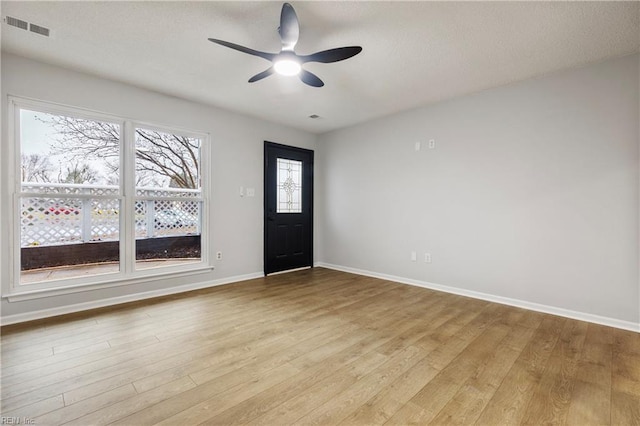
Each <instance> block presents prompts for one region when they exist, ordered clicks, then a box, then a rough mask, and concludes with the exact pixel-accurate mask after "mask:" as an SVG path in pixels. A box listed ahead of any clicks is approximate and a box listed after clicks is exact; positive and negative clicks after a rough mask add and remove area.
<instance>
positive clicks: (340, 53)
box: [298, 46, 362, 64]
mask: <svg viewBox="0 0 640 426" xmlns="http://www.w3.org/2000/svg"><path fill="white" fill-rule="evenodd" d="M360 52H362V47H360V46H348V47H337V48H335V49H329V50H323V51H322V52H317V53H313V54H311V55H300V56H298V58H300V60H301V61H302V63H305V62H322V63H325V64H326V63H329V62H338V61H344V60H345V59H349V58H351V57H353V56H356V55H357V54H358V53H360Z"/></svg>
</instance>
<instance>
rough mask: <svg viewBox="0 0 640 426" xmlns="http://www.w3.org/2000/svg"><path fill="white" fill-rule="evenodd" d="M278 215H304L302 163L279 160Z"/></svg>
mask: <svg viewBox="0 0 640 426" xmlns="http://www.w3.org/2000/svg"><path fill="white" fill-rule="evenodd" d="M277 167H278V175H277V183H278V195H277V200H276V213H302V161H296V160H287V159H284V158H278V159H277Z"/></svg>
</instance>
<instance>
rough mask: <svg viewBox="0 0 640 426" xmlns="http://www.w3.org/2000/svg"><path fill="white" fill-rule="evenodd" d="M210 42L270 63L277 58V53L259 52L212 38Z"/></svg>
mask: <svg viewBox="0 0 640 426" xmlns="http://www.w3.org/2000/svg"><path fill="white" fill-rule="evenodd" d="M209 41H212V42H214V43H216V44H219V45H221V46H225V47H229V48H231V49H233V50H237V51H238V52H243V53H248V54H249V55H253V56H259V57H261V58H264V59H266V60H268V61H272V60H273V58H275V57H276V56H277V54H276V53H267V52H261V51H259V50H254V49H249V48H248V47H244V46H240V45H239V44H235V43H230V42H228V41H224V40H217V39H215V38H210V39H209Z"/></svg>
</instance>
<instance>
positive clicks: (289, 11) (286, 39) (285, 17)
mask: <svg viewBox="0 0 640 426" xmlns="http://www.w3.org/2000/svg"><path fill="white" fill-rule="evenodd" d="M278 32H279V33H280V40H282V50H286V51H293V48H294V47H295V45H296V43H297V42H298V37H299V36H300V25H299V24H298V16H297V15H296V11H295V10H293V6H291V5H290V4H289V3H285V4H283V5H282V12H281V13H280V28H278Z"/></svg>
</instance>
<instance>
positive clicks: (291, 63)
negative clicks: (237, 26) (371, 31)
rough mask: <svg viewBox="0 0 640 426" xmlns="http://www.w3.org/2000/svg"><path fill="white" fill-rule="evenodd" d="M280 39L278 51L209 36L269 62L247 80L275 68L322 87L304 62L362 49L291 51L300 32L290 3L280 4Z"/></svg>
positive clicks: (342, 57) (335, 59) (334, 58)
mask: <svg viewBox="0 0 640 426" xmlns="http://www.w3.org/2000/svg"><path fill="white" fill-rule="evenodd" d="M278 33H279V34H280V40H282V49H280V52H279V53H268V52H261V51H259V50H254V49H250V48H248V47H244V46H240V45H238V44H235V43H230V42H228V41H224V40H218V39H215V38H210V39H209V41H212V42H214V43H216V44H219V45H221V46H226V47H229V48H231V49H234V50H237V51H239V52H244V53H248V54H249V55H254V56H259V57H261V58H264V59H266V60H268V61H271V62H272V65H271V67H269V68H268V69H266V70H264V71H262V72H261V73H258V74H256V75H254V76H253V77H251V78H250V79H249V83H254V82H256V81H258V80H262V79H263V78H265V77H268V76H270V75H271V74H273V73H274V72H277V73H278V74H282V75H297V76H299V78H300V80H302V82H303V83H305V84H308V85H309V86H313V87H322V86H324V83H323V81H322V80H320V78H318V76H317V75H315V74H313V73H311V72H309V71H307V70H305V69H303V68H302V65H303V64H305V63H307V62H321V63H325V64H326V63H330V62H338V61H343V60H345V59H349V58H351V57H353V56H355V55H357V54H358V53H360V52H361V51H362V47H360V46H348V47H337V48H335V49H329V50H323V51H321V52H317V53H313V54H311V55H298V54H297V53H296V52H295V51H294V47H295V46H296V43H297V42H298V37H299V35H300V26H299V24H298V17H297V16H296V11H295V10H294V9H293V6H291V5H290V4H289V3H285V4H283V5H282V12H281V13H280V27H279V28H278Z"/></svg>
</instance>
